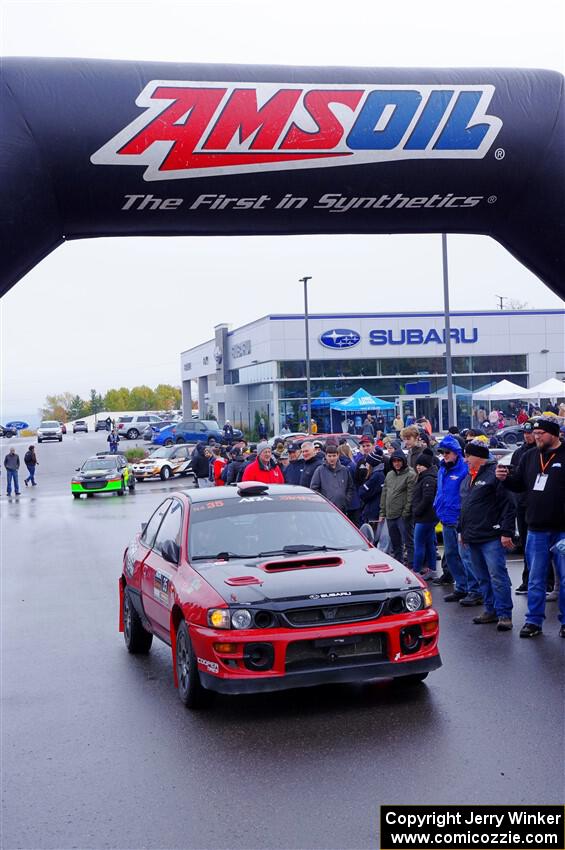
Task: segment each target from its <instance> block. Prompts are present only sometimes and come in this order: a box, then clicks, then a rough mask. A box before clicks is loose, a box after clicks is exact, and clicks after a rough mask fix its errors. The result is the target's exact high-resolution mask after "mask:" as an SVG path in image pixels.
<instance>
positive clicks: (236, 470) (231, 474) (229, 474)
mask: <svg viewBox="0 0 565 850" xmlns="http://www.w3.org/2000/svg"><path fill="white" fill-rule="evenodd" d="M244 465H245V460H244V458H243V455H242V454H241V452H240V450H239V449H232V450H231V452H230V454H229V461H228V465H227V466H226V468H225V483H226V484H237V482H238V481H241V476H242V475H243V467H244Z"/></svg>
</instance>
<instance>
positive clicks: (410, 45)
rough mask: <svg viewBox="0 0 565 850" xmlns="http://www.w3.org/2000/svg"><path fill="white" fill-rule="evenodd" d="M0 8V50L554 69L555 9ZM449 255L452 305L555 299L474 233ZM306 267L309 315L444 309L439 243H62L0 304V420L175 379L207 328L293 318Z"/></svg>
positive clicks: (290, 5)
mask: <svg viewBox="0 0 565 850" xmlns="http://www.w3.org/2000/svg"><path fill="white" fill-rule="evenodd" d="M0 8H1V20H0V51H1V53H2V54H3V55H5V56H82V57H90V58H101V59H140V60H164V61H181V62H219V63H222V62H235V63H258V64H263V63H264V64H289V65H293V64H296V65H308V64H310V65H356V66H360V65H366V66H378V67H386V66H390V67H410V66H414V67H418V66H419V67H423V66H424V67H425V66H429V67H468V66H475V67H481V66H482V67H527V68H536V67H537V68H548V69H553V70H558V71H561V72H562V73H563V72H564V71H565V48H564V45H565V3H564V2H563V0H537V2H535V3H534V2H532V0H474V2H473V3H470V4H461V3H457V2H453V0H449V2H444V0H438V1H437V2H436V0H431V1H430V2H428V3H422V2H421V0H403V2H393V0H389V2H386V3H385V2H382V0H381V2H377V0H371V2H355V0H353V2H351V3H347V4H344V3H343V2H333V0H323V2H320V1H319V0H300V2H298V0H285V2H284V3H281V2H280V0H277V2H271V0H248V2H243V0H205V2H195V1H194V0H184V2H182V3H168V2H165V0H160V2H145V3H143V2H137V0H129V2H119V0H111V2H102V0H96V2H90V0H74V1H73V2H56V0H3V2H0ZM0 191H1V187H0ZM449 249H450V282H451V307H452V309H493V308H494V307H495V306H496V304H497V299H496V295H504V296H508V297H512V298H515V299H519V300H521V301H527V302H528V303H529V305H530V306H531V307H535V308H544V307H562V306H563V302H561V301H560V299H559V298H557V296H555V295H554V294H553V293H552V292H551V291H550V290H549V289H547V287H546V286H544V284H542V283H541V282H540V281H539V280H538V279H537V278H536V277H535V276H534V275H533V274H531V273H530V272H528V271H527V270H526V269H525V268H524V267H522V266H521V265H520V264H519V263H518V261H517V260H515V259H514V258H513V257H511V256H510V255H509V254H508V253H507V252H506V251H505V250H504V249H503V248H502V247H500V246H499V245H498V244H497V243H495V242H494V241H492V240H490V239H489V238H487V237H478V236H477V237H476V236H450V237H449ZM306 274H307V275H312V278H313V279H312V282H311V287H310V309H311V310H312V312H316V311H324V312H341V311H361V312H371V311H377V310H388V311H391V312H394V311H403V310H406V309H411V310H413V309H428V310H435V309H441V307H442V274H441V238H440V236H439V235H437V236H341V237H336V236H329V237H313V236H308V237H281V236H278V237H272V238H271V237H244V238H241V237H229V238H219V237H214V238H196V237H190V238H189V237H184V238H179V237H175V238H136V239H127V238H120V239H97V240H84V241H78V242H70V243H68V244H66V245H64V246H62V247H60V248H58V249H57V250H56V251H55V252H54V253H52V254H51V255H50V256H49V257H47V259H45V260H44V261H43V262H42V263H41V264H40V265H39V266H37V267H36V268H35V269H33V270H32V271H31V272H29V274H28V275H27V276H26V277H25V278H24V279H23V280H21V281H20V282H19V283H18V284H16V286H15V287H14V288H13V289H12V290H11V291H10V292H9V293H8V294H7V295H6V296H4V298H3V299H2V301H1V302H0V310H1V329H2V388H3V398H2V410H1V415H0V418H1V419H2V420H3V421H6V420H7V419H11V418H14V417H29V418H33V417H34V415H35V413H36V410H37V408H38V407H40V406H41V405H42V403H43V400H44V398H45V396H46V394H47V393H57V392H64V391H67V390H68V391H70V392H73V393H75V392H78V393H79V394H80V395H82V396H83V397H87V396H88V395H89V390H90V388H91V387H95V388H96V389H97V390H98V391H99V392H102V393H104V392H105V391H106V390H107V389H109V388H110V387H119V386H133V385H135V384H142V383H145V384H149V385H150V386H155V385H156V384H158V383H161V382H165V383H175V384H178V383H180V377H179V353H180V351H181V350H184V349H187V348H190V347H191V346H193V345H196V344H197V343H199V342H202V341H204V340H206V339H209V338H210V337H211V336H212V328H213V326H214V325H215V324H218V323H220V322H225V321H228V322H230V323H232V324H233V325H234V326H235V327H237V326H238V325H241V324H243V323H245V322H248V321H251V320H253V319H255V318H258V317H259V316H262V315H264V314H266V313H269V312H280V311H285V312H297V313H298V312H301V310H302V309H303V307H302V286H301V284H299V283H298V279H299V278H300V277H302V276H303V275H306ZM124 325H125V327H124ZM120 328H122V329H123V332H122V330H120Z"/></svg>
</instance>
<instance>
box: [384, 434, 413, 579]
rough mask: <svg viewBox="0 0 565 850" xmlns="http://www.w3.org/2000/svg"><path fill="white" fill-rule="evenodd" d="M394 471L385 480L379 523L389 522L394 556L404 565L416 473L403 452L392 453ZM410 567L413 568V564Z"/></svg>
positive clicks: (391, 460)
mask: <svg viewBox="0 0 565 850" xmlns="http://www.w3.org/2000/svg"><path fill="white" fill-rule="evenodd" d="M390 462H391V466H392V469H391V471H390V472H389V473H388V475H387V476H386V478H385V483H384V486H383V491H382V494H381V507H380V515H379V522H384V521H385V519H386V521H387V526H388V533H389V536H390V542H391V545H392V555H393V557H394V558H396V560H397V561H400V563H401V564H403V563H404V548H405V546H406V545H407V542H408V541H407V534H406V522H407V521H408V522H409V521H410V520H411V517H412V494H413V492H414V485H415V483H416V473H415V472H414V470H413V469H411V468H410V467H409V466H408V461H407V460H406V456H405V454H404V452H403V451H401V450H399V451H395V452H393V453H392V456H391V459H390ZM408 566H410V567H411V564H409V565H408Z"/></svg>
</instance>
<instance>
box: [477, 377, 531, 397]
mask: <svg viewBox="0 0 565 850" xmlns="http://www.w3.org/2000/svg"><path fill="white" fill-rule="evenodd" d="M528 392H530V390H527V389H526V388H525V387H520V386H518V384H513V383H512V381H507V380H504V381H499V382H498V384H494V385H493V386H492V387H484V388H483V389H482V390H477V392H475V393H473V401H475V400H476V401H510V400H511V399H521V398H532V396H528V395H527V394H528ZM524 394H525V395H524ZM536 398H537V396H536Z"/></svg>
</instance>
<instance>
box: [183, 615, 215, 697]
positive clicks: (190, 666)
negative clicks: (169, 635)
mask: <svg viewBox="0 0 565 850" xmlns="http://www.w3.org/2000/svg"><path fill="white" fill-rule="evenodd" d="M176 665H177V679H178V683H179V697H180V700H181V702H182V703H184V705H186V707H187V708H202V707H203V706H204V705H205V704H206V703H207V702H208V694H207V692H206V690H205V689H204V688H203V687H202V683H201V682H200V676H199V674H198V668H197V665H196V656H195V655H194V650H193V649H192V643H191V642H190V637H189V635H188V626H187V625H186V623H185V622H184V620H183V622H182V623H181V624H180V626H179V628H178V631H177V651H176Z"/></svg>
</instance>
